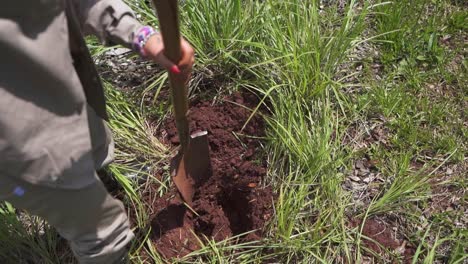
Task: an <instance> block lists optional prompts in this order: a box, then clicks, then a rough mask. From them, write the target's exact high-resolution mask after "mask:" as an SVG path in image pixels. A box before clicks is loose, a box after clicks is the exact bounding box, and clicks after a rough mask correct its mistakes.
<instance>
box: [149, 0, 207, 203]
mask: <svg viewBox="0 0 468 264" xmlns="http://www.w3.org/2000/svg"><path fill="white" fill-rule="evenodd" d="M153 3H154V6H155V7H156V12H157V15H158V18H159V27H160V31H161V35H162V39H163V43H164V55H165V56H166V57H167V58H168V59H169V60H171V61H172V62H174V63H175V64H177V63H178V62H179V61H180V59H181V55H182V54H181V48H180V39H181V38H180V32H179V19H178V5H177V0H153ZM169 83H170V86H171V93H172V103H173V106H174V116H175V121H176V126H177V132H178V134H179V140H180V149H179V152H178V154H177V155H176V156H175V157H174V158H173V159H172V161H171V176H172V180H173V181H174V183H175V185H176V187H177V190H178V191H179V195H180V196H181V198H182V199H183V200H184V201H185V203H187V204H188V205H189V206H192V201H193V195H194V193H195V189H196V187H197V186H199V185H200V184H201V183H202V182H204V181H206V180H207V178H208V177H209V176H210V173H211V163H210V154H209V149H208V138H207V134H208V132H207V131H202V132H198V133H194V134H192V135H190V131H189V125H188V120H187V109H188V102H187V94H188V90H187V86H186V84H185V83H183V82H182V81H180V80H179V79H177V78H176V76H175V75H174V74H173V73H171V72H169Z"/></svg>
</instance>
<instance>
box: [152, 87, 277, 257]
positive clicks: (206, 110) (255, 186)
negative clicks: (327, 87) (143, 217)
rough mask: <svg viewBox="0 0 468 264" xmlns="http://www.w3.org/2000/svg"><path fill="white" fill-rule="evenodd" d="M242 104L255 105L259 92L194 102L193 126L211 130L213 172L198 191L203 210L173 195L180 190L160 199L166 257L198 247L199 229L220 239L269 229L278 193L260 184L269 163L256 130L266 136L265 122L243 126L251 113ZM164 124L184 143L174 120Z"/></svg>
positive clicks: (157, 224)
mask: <svg viewBox="0 0 468 264" xmlns="http://www.w3.org/2000/svg"><path fill="white" fill-rule="evenodd" d="M241 105H244V106H247V107H248V108H252V107H255V105H256V97H255V96H253V95H248V94H235V95H233V96H230V97H228V98H225V100H224V102H223V103H222V104H219V105H212V104H211V103H210V102H194V103H193V105H192V106H191V107H190V113H189V120H190V127H191V131H192V132H196V131H199V130H206V131H208V140H209V146H210V156H211V162H212V164H211V165H212V176H211V177H210V178H209V179H208V181H206V182H205V183H202V184H201V186H199V187H198V188H197V192H196V193H195V197H194V202H193V209H194V210H195V211H196V213H197V214H198V215H197V214H193V213H192V212H190V211H189V210H188V209H186V208H185V206H184V205H182V204H180V202H179V201H177V199H174V198H173V197H174V196H175V193H176V191H175V190H172V191H171V192H170V193H169V194H167V195H165V196H164V197H162V198H159V199H157V200H156V202H155V203H154V209H155V210H154V211H155V212H157V213H156V214H155V216H154V217H153V220H152V228H153V230H154V233H153V236H152V239H153V242H154V243H155V246H156V248H157V249H158V251H159V252H160V253H161V254H162V255H163V256H165V257H166V258H171V257H181V256H184V255H186V254H188V253H190V252H191V251H193V250H196V249H198V248H199V245H200V243H199V242H198V240H197V238H196V237H195V236H194V234H196V235H197V236H198V237H200V238H202V240H203V237H204V236H206V237H207V238H212V239H214V240H216V241H220V240H224V239H226V238H229V237H232V236H235V235H239V234H242V233H245V232H248V231H251V230H256V231H254V232H252V233H249V234H247V235H245V236H242V237H241V238H240V240H241V241H252V240H258V239H260V238H261V237H262V235H263V233H262V229H263V228H264V227H265V224H266V223H267V222H268V220H269V219H270V217H271V215H272V210H273V209H272V199H273V195H272V191H271V189H270V188H262V187H261V186H260V185H261V181H262V179H263V177H264V176H265V174H266V163H265V162H264V161H263V159H262V157H261V156H260V154H259V153H260V151H259V147H260V143H259V139H256V138H252V137H250V136H256V137H261V136H263V135H264V123H263V120H262V118H261V117H259V116H255V117H254V118H252V119H251V120H250V122H249V123H248V125H247V126H246V127H245V129H244V130H243V131H241V128H242V126H243V125H244V123H245V122H246V120H247V119H248V117H249V116H250V114H251V111H249V110H248V109H246V108H245V107H243V106H241ZM164 127H165V128H166V129H165V130H164V131H161V134H162V135H166V136H165V137H164V139H165V140H166V141H167V142H171V143H172V144H173V145H177V144H179V139H178V137H177V130H176V127H175V124H174V122H173V120H169V121H168V122H167V124H166V126H164ZM247 135H248V136H247Z"/></svg>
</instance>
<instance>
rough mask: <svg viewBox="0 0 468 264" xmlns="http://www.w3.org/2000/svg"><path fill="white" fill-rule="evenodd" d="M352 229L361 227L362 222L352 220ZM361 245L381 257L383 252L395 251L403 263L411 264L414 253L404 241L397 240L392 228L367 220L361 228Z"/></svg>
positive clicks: (379, 222) (377, 221) (373, 220)
mask: <svg viewBox="0 0 468 264" xmlns="http://www.w3.org/2000/svg"><path fill="white" fill-rule="evenodd" d="M351 225H352V226H353V227H361V225H362V220H356V219H354V220H352V221H351ZM362 234H363V235H364V236H365V238H364V237H363V238H362V240H363V244H364V246H365V247H366V248H367V249H370V250H372V251H373V252H375V253H377V254H379V255H383V254H384V253H385V250H389V251H397V252H399V254H400V255H401V256H402V260H403V263H411V260H412V258H413V255H414V253H415V249H414V247H412V246H411V245H409V243H407V241H405V240H398V239H397V238H396V236H395V232H394V231H393V228H392V227H391V226H389V225H388V224H386V223H384V222H382V221H379V220H376V219H367V220H366V222H365V223H364V226H363V228H362Z"/></svg>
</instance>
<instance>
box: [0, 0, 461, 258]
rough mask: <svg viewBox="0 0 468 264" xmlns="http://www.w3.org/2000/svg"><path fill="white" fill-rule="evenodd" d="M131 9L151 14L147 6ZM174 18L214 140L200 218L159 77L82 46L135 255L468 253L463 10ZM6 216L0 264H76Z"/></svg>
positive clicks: (186, 13)
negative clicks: (90, 64)
mask: <svg viewBox="0 0 468 264" xmlns="http://www.w3.org/2000/svg"><path fill="white" fill-rule="evenodd" d="M128 3H129V4H130V5H131V7H132V8H134V9H135V10H136V11H137V13H138V15H139V18H140V19H142V20H143V21H145V22H147V23H150V24H154V23H155V21H157V19H156V17H155V16H154V15H153V14H152V12H151V7H150V6H148V2H147V1H138V3H137V2H136V1H129V2H128ZM180 8H181V19H182V33H183V35H184V36H185V37H186V38H187V39H188V40H189V41H190V42H191V43H192V44H193V46H194V47H195V48H196V65H195V68H194V73H193V77H192V79H191V81H190V84H189V88H190V93H189V94H190V114H189V119H190V120H191V128H192V132H195V131H197V130H207V131H208V133H209V142H210V154H211V160H212V169H213V170H212V175H211V177H210V178H208V179H207V180H206V181H205V182H203V183H202V184H201V185H200V186H198V188H197V190H198V191H197V193H196V194H195V202H194V204H193V208H192V209H193V210H190V209H188V208H187V207H185V206H184V205H182V204H181V203H180V202H179V201H178V199H177V195H176V190H175V188H174V186H173V184H172V182H171V178H170V175H169V161H170V159H171V157H173V156H174V155H175V153H176V152H177V149H178V139H177V134H176V129H175V125H174V123H173V117H172V113H171V103H170V96H169V94H170V93H169V87H168V85H167V77H166V75H165V72H164V71H163V70H162V69H160V68H159V67H158V66H157V65H154V64H153V63H151V62H148V61H146V60H144V59H141V58H138V57H137V56H134V55H132V54H131V53H130V52H129V51H128V50H125V49H122V48H120V47H111V48H107V49H104V48H103V47H102V46H100V45H99V44H98V43H97V42H96V41H95V40H94V39H88V44H89V47H90V49H91V52H92V54H93V56H94V58H95V62H96V64H97V66H98V70H99V72H100V74H101V77H102V79H103V80H104V83H105V87H106V93H107V98H108V110H109V114H110V116H111V121H110V123H109V124H110V127H111V129H112V130H113V132H114V137H115V140H116V145H117V152H116V154H117V156H116V157H117V158H116V161H115V163H114V164H113V165H112V166H111V167H110V168H109V171H108V172H109V173H110V175H112V178H111V181H110V182H109V189H110V190H111V191H112V193H113V194H114V195H115V196H116V197H118V198H119V199H121V200H122V201H123V202H124V204H125V205H126V208H127V210H128V212H129V215H130V218H131V223H132V227H133V228H134V230H135V233H136V234H137V239H136V240H135V242H134V243H133V245H132V249H131V261H132V262H133V263H315V262H321V263H465V262H466V261H467V256H468V252H467V250H466V249H467V248H468V242H467V241H468V238H467V226H468V219H467V215H468V207H467V202H466V190H467V184H466V174H467V171H468V161H467V158H466V153H467V145H466V142H468V139H467V135H468V130H467V128H468V121H467V118H466V117H467V109H468V108H467V106H468V105H467V100H466V99H467V89H466V87H468V78H467V72H468V64H467V60H466V55H467V50H466V44H467V43H468V35H467V32H468V31H467V28H466V25H467V24H468V21H467V5H466V3H465V1H453V0H440V1H426V0H411V1H410V0H401V1H380V0H372V1H341V0H340V1H299V0H292V1H286V2H284V1H240V0H236V1H215V0H208V1H201V2H200V1H198V2H195V1H183V3H181V5H180ZM126 176H132V177H130V178H128V177H126ZM0 214H2V215H3V216H4V217H3V218H1V217H0V219H1V221H0V260H3V259H6V260H9V261H13V262H12V263H63V262H64V261H65V262H67V263H68V262H70V263H72V262H73V260H72V259H73V258H72V256H71V254H70V252H69V250H68V247H67V246H66V243H65V242H64V241H63V239H60V237H59V236H58V235H57V234H56V232H55V231H54V229H53V228H51V227H49V226H48V225H47V224H46V223H44V222H43V221H41V220H40V219H38V218H35V217H31V216H28V215H27V214H25V213H24V212H20V211H17V210H15V209H14V208H11V207H9V206H8V205H4V206H2V207H0ZM2 263H4V262H2ZM5 263H8V261H7V262H5Z"/></svg>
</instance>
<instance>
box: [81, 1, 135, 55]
mask: <svg viewBox="0 0 468 264" xmlns="http://www.w3.org/2000/svg"><path fill="white" fill-rule="evenodd" d="M73 1H74V3H75V7H76V10H77V13H78V20H79V21H80V23H81V28H82V30H83V33H84V34H85V35H90V34H92V35H95V36H97V37H98V38H99V40H100V41H101V42H102V44H104V45H114V44H120V45H123V46H125V47H127V48H131V45H132V40H133V37H134V35H135V34H136V32H137V31H138V30H139V29H140V28H141V27H142V25H141V24H140V23H139V22H138V20H137V19H136V18H135V14H134V12H133V11H132V10H131V9H130V7H128V6H127V5H126V4H125V3H124V2H122V1H121V0H73Z"/></svg>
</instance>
